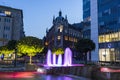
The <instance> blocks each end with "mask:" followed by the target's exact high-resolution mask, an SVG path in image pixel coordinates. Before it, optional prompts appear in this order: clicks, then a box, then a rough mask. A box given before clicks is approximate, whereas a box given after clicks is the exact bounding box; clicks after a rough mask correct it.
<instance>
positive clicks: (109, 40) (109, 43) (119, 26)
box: [98, 0, 120, 61]
mask: <svg viewBox="0 0 120 80" xmlns="http://www.w3.org/2000/svg"><path fill="white" fill-rule="evenodd" d="M98 27H99V45H100V46H99V56H100V60H101V61H120V45H119V44H120V0H115V1H114V0H104V1H103V0H98Z"/></svg>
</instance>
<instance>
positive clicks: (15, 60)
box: [14, 48, 17, 67]
mask: <svg viewBox="0 0 120 80" xmlns="http://www.w3.org/2000/svg"><path fill="white" fill-rule="evenodd" d="M14 54H15V59H14V67H16V62H17V48H15V53H14Z"/></svg>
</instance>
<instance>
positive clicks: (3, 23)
mask: <svg viewBox="0 0 120 80" xmlns="http://www.w3.org/2000/svg"><path fill="white" fill-rule="evenodd" d="M24 36H25V34H24V30H23V12H22V10H20V9H15V8H11V7H6V6H0V46H3V45H5V44H6V43H7V42H8V41H9V40H19V39H21V38H22V37H24Z"/></svg>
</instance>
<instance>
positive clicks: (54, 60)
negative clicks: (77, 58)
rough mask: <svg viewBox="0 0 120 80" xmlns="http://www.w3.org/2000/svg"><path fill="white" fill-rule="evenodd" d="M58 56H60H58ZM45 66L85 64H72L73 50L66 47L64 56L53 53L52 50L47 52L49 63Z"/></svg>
mask: <svg viewBox="0 0 120 80" xmlns="http://www.w3.org/2000/svg"><path fill="white" fill-rule="evenodd" d="M56 56H58V57H56ZM44 66H48V67H49V66H52V67H56V66H59V67H62V66H84V65H83V64H72V51H71V50H70V48H66V49H65V52H64V57H63V58H62V55H61V54H59V55H56V54H55V53H54V54H52V52H51V51H50V50H48V53H47V65H44Z"/></svg>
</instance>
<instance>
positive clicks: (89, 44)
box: [75, 39, 95, 61]
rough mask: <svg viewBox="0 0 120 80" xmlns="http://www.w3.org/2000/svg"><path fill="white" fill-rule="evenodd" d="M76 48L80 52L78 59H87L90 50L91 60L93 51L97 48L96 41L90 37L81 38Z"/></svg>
mask: <svg viewBox="0 0 120 80" xmlns="http://www.w3.org/2000/svg"><path fill="white" fill-rule="evenodd" d="M75 48H76V50H77V51H78V52H80V54H78V55H77V57H76V59H79V58H80V59H81V60H85V61H87V53H88V52H89V60H91V51H92V50H95V43H94V42H93V41H92V40H90V39H80V40H78V42H77V43H76V44H75Z"/></svg>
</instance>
